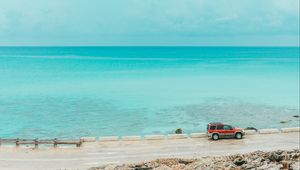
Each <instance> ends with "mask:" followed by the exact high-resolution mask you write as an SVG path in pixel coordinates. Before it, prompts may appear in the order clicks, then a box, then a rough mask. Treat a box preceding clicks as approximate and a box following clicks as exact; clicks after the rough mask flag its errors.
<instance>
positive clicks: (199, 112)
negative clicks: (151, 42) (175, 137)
mask: <svg viewBox="0 0 300 170" xmlns="http://www.w3.org/2000/svg"><path fill="white" fill-rule="evenodd" d="M294 115H299V47H0V137H2V138H3V137H13V138H16V137H19V138H54V137H57V138H79V137H82V136H97V137H99V136H108V135H109V136H111V135H145V134H168V133H174V131H175V130H176V129H177V128H181V129H183V131H184V132H185V133H190V132H204V131H205V130H206V125H207V123H209V122H216V121H218V122H219V121H220V122H227V123H230V124H232V125H234V126H239V127H255V128H274V127H276V128H280V127H292V126H299V118H296V117H293V116H294ZM281 121H284V123H283V122H281Z"/></svg>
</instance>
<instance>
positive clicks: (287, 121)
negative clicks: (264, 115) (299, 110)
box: [280, 120, 289, 123]
mask: <svg viewBox="0 0 300 170" xmlns="http://www.w3.org/2000/svg"><path fill="white" fill-rule="evenodd" d="M280 123H289V120H282V121H280Z"/></svg>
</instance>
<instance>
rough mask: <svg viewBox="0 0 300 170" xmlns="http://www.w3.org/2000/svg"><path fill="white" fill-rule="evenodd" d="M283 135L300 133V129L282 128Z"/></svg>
mask: <svg viewBox="0 0 300 170" xmlns="http://www.w3.org/2000/svg"><path fill="white" fill-rule="evenodd" d="M281 132H282V133H289V132H300V127H291V128H281Z"/></svg>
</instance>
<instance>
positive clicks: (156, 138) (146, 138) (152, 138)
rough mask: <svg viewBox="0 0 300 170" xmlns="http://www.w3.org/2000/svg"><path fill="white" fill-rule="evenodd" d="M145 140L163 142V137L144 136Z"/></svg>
mask: <svg viewBox="0 0 300 170" xmlns="http://www.w3.org/2000/svg"><path fill="white" fill-rule="evenodd" d="M144 139H145V140H164V139H165V135H145V136H144Z"/></svg>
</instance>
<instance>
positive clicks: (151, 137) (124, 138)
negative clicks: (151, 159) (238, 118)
mask: <svg viewBox="0 0 300 170" xmlns="http://www.w3.org/2000/svg"><path fill="white" fill-rule="evenodd" d="M291 132H300V127H290V128H280V129H278V128H272V129H255V130H245V134H246V135H258V134H279V133H291ZM186 138H192V139H193V138H195V139H197V138H208V136H207V134H206V133H205V132H199V133H190V134H185V133H182V134H167V135H143V136H139V135H135V136H103V137H99V138H97V137H91V136H89V137H81V138H79V139H73V140H60V139H57V138H55V139H47V140H45V139H42V140H39V139H19V138H13V139H7V138H0V148H1V147H3V145H4V147H5V144H6V145H7V144H8V145H9V146H12V145H16V147H20V145H21V146H22V145H23V146H24V145H25V146H26V147H31V146H34V148H35V149H37V148H38V147H39V145H42V146H43V145H48V146H50V145H53V147H54V148H57V147H58V145H59V144H62V145H74V146H76V147H80V146H81V145H82V144H83V143H87V142H114V141H142V140H148V141H152V140H154V141H156V140H158V141H159V140H174V139H186Z"/></svg>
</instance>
